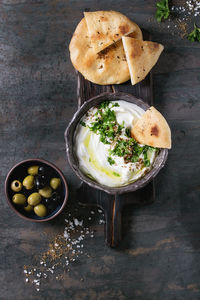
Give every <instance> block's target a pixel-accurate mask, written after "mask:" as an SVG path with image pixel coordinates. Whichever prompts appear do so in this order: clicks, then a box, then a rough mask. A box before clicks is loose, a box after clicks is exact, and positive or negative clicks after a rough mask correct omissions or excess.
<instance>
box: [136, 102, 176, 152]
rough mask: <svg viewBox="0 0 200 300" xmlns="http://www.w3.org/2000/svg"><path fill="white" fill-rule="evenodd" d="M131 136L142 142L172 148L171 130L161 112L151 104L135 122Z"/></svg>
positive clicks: (157, 146)
mask: <svg viewBox="0 0 200 300" xmlns="http://www.w3.org/2000/svg"><path fill="white" fill-rule="evenodd" d="M131 136H132V137H133V138H134V139H135V140H136V141H137V142H138V143H140V144H143V145H148V146H152V147H156V148H168V149H171V130H170V128H169V125H168V124H167V121H166V120H165V118H164V117H163V116H162V115H161V113H160V112H159V111H158V110H157V109H155V108H154V107H153V106H151V107H150V108H149V109H148V110H147V111H146V112H145V113H144V114H143V115H142V117H141V118H140V119H138V120H137V121H136V123H135V124H133V127H132V129H131Z"/></svg>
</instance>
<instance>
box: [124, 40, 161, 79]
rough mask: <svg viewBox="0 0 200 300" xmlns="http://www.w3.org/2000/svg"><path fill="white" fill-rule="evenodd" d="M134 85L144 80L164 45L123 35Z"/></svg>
mask: <svg viewBox="0 0 200 300" xmlns="http://www.w3.org/2000/svg"><path fill="white" fill-rule="evenodd" d="M122 42H123V46H124V50H125V54H126V59H127V62H128V67H129V71H130V75H131V83H132V85H134V84H136V83H138V82H139V81H141V80H143V79H144V78H145V77H146V75H147V74H148V73H149V71H150V70H151V69H152V68H153V66H154V65H155V64H156V62H157V60H158V58H159V56H160V54H161V52H162V51H163V49H164V46H163V45H161V44H158V43H154V42H150V41H141V40H137V39H134V38H131V37H122Z"/></svg>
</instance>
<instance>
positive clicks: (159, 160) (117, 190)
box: [65, 93, 168, 194]
mask: <svg viewBox="0 0 200 300" xmlns="http://www.w3.org/2000/svg"><path fill="white" fill-rule="evenodd" d="M105 101H107V102H106V103H111V107H113V106H112V105H113V101H114V102H120V101H122V104H123V107H125V108H126V107H128V110H129V109H130V107H132V106H134V107H135V106H136V107H137V111H142V112H143V113H142V114H144V113H145V111H146V110H148V108H149V106H148V105H147V104H146V103H144V102H143V101H142V100H141V99H137V98H135V97H134V96H132V95H129V94H124V93H103V94H100V95H99V96H96V97H94V98H91V99H89V100H88V101H87V102H85V103H84V104H83V105H82V106H81V108H80V109H79V110H78V111H77V112H76V113H75V115H74V117H73V119H72V121H71V122H70V124H69V125H68V127H67V129H66V132H65V140H66V150H67V157H68V161H69V163H70V166H71V167H72V169H73V170H74V172H75V173H76V175H77V176H78V177H79V178H80V179H81V180H82V181H84V182H85V183H87V184H88V185H90V186H91V187H93V188H97V189H100V190H103V191H105V192H107V193H109V194H122V193H126V192H132V191H135V190H137V189H140V188H142V187H144V186H145V185H146V184H148V183H149V182H150V181H151V180H152V179H153V178H154V177H155V176H156V175H157V174H158V172H159V171H160V170H161V168H162V167H163V166H164V165H165V162H166V160H167V156H168V150H167V149H158V151H156V155H155V156H154V159H153V161H152V164H151V166H150V167H149V168H148V171H147V172H145V173H144V175H143V176H142V177H139V178H138V179H137V180H135V181H131V182H130V183H129V182H128V183H127V184H125V185H121V186H117V185H116V186H108V185H107V184H102V183H100V181H98V180H96V179H94V177H91V176H89V174H88V173H85V172H84V170H83V169H82V168H81V163H80V159H79V156H78V154H77V153H78V152H77V148H76V146H77V141H78V143H79V141H80V140H77V137H78V134H79V129H80V130H86V131H85V133H87V132H88V131H87V130H88V129H87V128H85V127H84V122H83V121H82V120H84V117H85V116H89V114H88V113H89V111H90V110H91V109H93V108H96V107H99V106H100V105H101V104H102V103H105ZM115 109H116V110H115ZM114 110H115V111H117V110H120V107H116V108H114ZM121 112H123V111H121ZM111 115H112V114H111ZM93 116H94V115H93ZM138 118H139V117H138ZM80 126H83V127H81V128H80ZM77 130H78V131H77ZM87 134H88V133H87ZM89 135H90V132H89ZM81 136H83V135H81ZM83 138H84V137H83ZM90 139H91V137H90ZM119 140H120V141H122V142H124V141H123V140H122V139H121V137H120V138H119ZM88 141H89V139H87V141H86V142H87V143H88ZM132 142H133V139H132V140H131V143H132ZM84 143H85V142H84ZM87 143H86V144H87ZM86 144H85V145H86ZM81 145H82V144H78V146H80V149H81V147H82V146H81ZM94 145H95V143H94ZM99 146H100V147H104V144H102V145H99ZM140 146H141V147H142V145H139V148H140ZM143 146H144V145H143ZM100 147H98V148H95V149H96V150H95V151H94V152H92V153H91V154H90V155H92V156H94V155H95V157H96V156H97V155H98V153H99V151H101V148H100ZM106 147H108V145H107V146H106ZM136 147H137V146H136ZM91 149H92V148H90V150H91ZM97 150H98V151H97ZM97 152H98V153H97ZM81 153H85V152H82V151H81ZM117 155H118V154H117ZM119 155H120V154H119ZM101 157H102V156H101ZM102 158H103V157H102ZM120 159H121V158H120ZM91 160H93V157H91ZM91 160H90V159H89V158H88V160H87V162H88V163H90V162H91ZM106 160H107V157H106ZM94 162H95V165H96V160H94ZM115 162H117V161H115ZM104 166H105V165H104ZM106 167H107V166H106ZM108 167H109V169H110V168H112V167H115V166H114V165H112V166H109V165H108ZM101 171H102V172H105V175H104V177H105V176H106V174H107V169H106V170H104V168H103V169H101ZM90 174H91V173H90ZM114 175H116V174H114ZM120 176H121V175H120Z"/></svg>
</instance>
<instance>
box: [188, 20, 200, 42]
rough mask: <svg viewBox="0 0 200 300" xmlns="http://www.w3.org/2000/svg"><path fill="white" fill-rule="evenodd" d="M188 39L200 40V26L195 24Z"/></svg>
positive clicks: (192, 40)
mask: <svg viewBox="0 0 200 300" xmlns="http://www.w3.org/2000/svg"><path fill="white" fill-rule="evenodd" d="M188 40H189V41H191V42H200V28H198V27H197V26H196V24H194V30H193V31H192V32H191V33H190V34H189V35H188Z"/></svg>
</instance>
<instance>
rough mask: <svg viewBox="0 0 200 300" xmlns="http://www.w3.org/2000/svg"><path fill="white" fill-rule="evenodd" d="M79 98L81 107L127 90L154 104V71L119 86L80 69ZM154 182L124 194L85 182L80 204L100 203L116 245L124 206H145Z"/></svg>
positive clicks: (152, 196) (107, 238)
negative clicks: (103, 95) (103, 82)
mask: <svg viewBox="0 0 200 300" xmlns="http://www.w3.org/2000/svg"><path fill="white" fill-rule="evenodd" d="M143 37H144V40H150V39H151V38H150V34H149V33H148V32H146V31H143ZM77 80H78V84H77V97H78V108H79V107H81V106H82V105H83V103H84V102H85V101H87V100H88V99H90V98H92V97H94V96H97V95H99V94H101V93H103V92H109V93H112V92H124V93H129V94H132V95H134V96H135V97H137V98H141V99H142V100H143V101H144V102H146V103H148V104H149V105H153V93H152V74H151V72H150V73H149V74H148V76H147V77H146V78H145V79H144V80H143V81H141V82H140V83H138V84H136V85H134V86H132V85H131V83H130V81H128V82H126V83H124V84H120V85H104V86H101V85H97V84H94V83H92V82H90V81H88V80H85V79H84V77H83V76H82V75H81V74H80V73H79V72H77ZM154 187H155V185H154V181H152V182H150V183H149V184H148V185H147V186H146V187H144V188H143V189H140V190H137V191H135V192H132V193H126V194H123V195H109V194H107V193H105V192H102V191H100V190H97V189H94V188H91V187H89V186H88V185H87V184H85V183H82V184H81V187H80V188H79V193H78V195H79V203H80V204H81V205H84V206H99V207H100V208H101V209H103V210H104V213H105V221H106V223H105V242H106V243H107V244H108V245H109V246H111V247H116V246H117V245H118V244H119V242H120V241H121V238H122V234H121V223H122V216H121V215H122V209H123V207H124V206H125V205H128V204H137V205H146V204H150V203H152V202H153V201H154V200H155V188H154Z"/></svg>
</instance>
